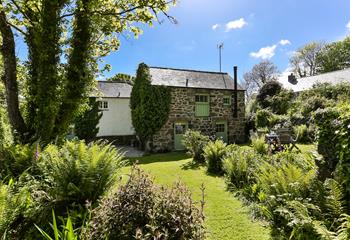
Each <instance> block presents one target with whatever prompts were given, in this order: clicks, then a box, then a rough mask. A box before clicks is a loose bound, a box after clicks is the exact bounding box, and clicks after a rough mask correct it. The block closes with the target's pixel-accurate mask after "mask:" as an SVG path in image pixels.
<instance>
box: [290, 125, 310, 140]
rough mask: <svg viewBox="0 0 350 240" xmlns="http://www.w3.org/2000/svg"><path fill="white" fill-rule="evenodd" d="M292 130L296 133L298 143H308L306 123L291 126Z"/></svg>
mask: <svg viewBox="0 0 350 240" xmlns="http://www.w3.org/2000/svg"><path fill="white" fill-rule="evenodd" d="M293 132H294V134H295V135H296V139H297V142H298V143H309V142H311V139H310V137H309V135H308V134H309V131H308V127H307V126H306V125H304V124H303V125H299V126H295V127H293Z"/></svg>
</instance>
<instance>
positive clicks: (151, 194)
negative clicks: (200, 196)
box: [83, 166, 204, 240]
mask: <svg viewBox="0 0 350 240" xmlns="http://www.w3.org/2000/svg"><path fill="white" fill-rule="evenodd" d="M134 238H135V239H203V238H204V231H203V215H202V210H199V209H197V208H196V207H195V206H194V205H193V201H192V199H191V194H190V192H189V190H188V189H187V188H186V187H185V186H184V185H182V184H176V185H175V186H174V187H172V188H170V189H166V188H159V187H157V186H155V185H154V184H153V181H152V180H151V179H150V177H149V176H148V175H147V174H145V173H144V172H143V171H142V170H140V169H139V168H137V167H135V166H134V167H133V168H132V170H131V174H130V176H129V179H128V181H127V183H126V184H125V185H124V186H121V187H119V189H118V191H116V192H114V193H112V194H111V195H109V196H107V197H105V198H103V199H102V200H101V202H100V206H99V207H98V208H96V209H95V210H93V211H92V219H91V221H90V223H89V225H88V227H87V228H86V229H85V231H84V234H83V239H96V240H98V239H101V240H102V239H121V240H123V239H125V240H126V239H134Z"/></svg>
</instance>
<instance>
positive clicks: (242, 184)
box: [223, 145, 261, 189]
mask: <svg viewBox="0 0 350 240" xmlns="http://www.w3.org/2000/svg"><path fill="white" fill-rule="evenodd" d="M228 148H229V150H228V151H227V154H226V156H225V158H224V160H223V170H224V172H225V177H226V179H227V181H228V183H229V185H230V186H233V187H235V188H238V189H242V188H249V187H250V185H252V184H253V183H255V175H254V174H255V171H256V168H257V166H258V164H259V163H260V161H261V160H260V158H261V157H260V156H258V155H257V154H256V153H255V152H254V151H252V150H244V149H242V148H241V147H239V146H236V145H230V146H228Z"/></svg>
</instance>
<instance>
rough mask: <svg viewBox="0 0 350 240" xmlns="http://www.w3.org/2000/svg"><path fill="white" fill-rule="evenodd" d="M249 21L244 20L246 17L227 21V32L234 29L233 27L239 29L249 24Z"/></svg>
mask: <svg viewBox="0 0 350 240" xmlns="http://www.w3.org/2000/svg"><path fill="white" fill-rule="evenodd" d="M247 24H248V23H247V22H246V21H245V20H244V18H240V19H237V20H234V21H231V22H228V23H226V32H228V31H230V30H233V29H239V28H242V27H244V26H245V25H247Z"/></svg>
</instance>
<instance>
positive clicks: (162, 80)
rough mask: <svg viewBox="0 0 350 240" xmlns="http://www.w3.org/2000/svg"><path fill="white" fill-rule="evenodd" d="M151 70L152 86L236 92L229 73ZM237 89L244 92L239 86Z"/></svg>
mask: <svg viewBox="0 0 350 240" xmlns="http://www.w3.org/2000/svg"><path fill="white" fill-rule="evenodd" d="M149 70H150V74H151V81H152V85H163V86H171V87H189V88H206V89H228V90H234V81H233V78H232V77H231V76H230V75H229V74H228V73H221V72H206V71H197V70H187V69H175V68H162V67H150V68H149ZM186 80H188V85H187V86H186ZM237 88H238V90H244V89H243V88H242V87H241V86H240V85H239V84H238V86H237Z"/></svg>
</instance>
